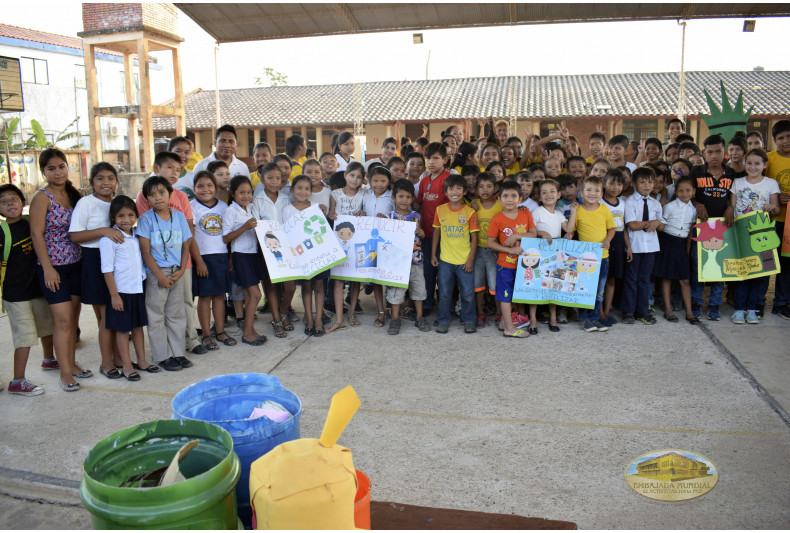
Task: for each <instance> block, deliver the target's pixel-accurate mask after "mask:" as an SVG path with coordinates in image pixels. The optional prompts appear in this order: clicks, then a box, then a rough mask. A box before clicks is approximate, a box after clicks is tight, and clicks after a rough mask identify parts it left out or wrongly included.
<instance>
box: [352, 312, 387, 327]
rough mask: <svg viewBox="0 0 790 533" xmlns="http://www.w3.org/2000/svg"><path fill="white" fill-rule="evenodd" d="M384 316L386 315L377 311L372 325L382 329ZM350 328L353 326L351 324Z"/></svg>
mask: <svg viewBox="0 0 790 533" xmlns="http://www.w3.org/2000/svg"><path fill="white" fill-rule="evenodd" d="M351 316H354V315H351ZM385 316H386V315H385V314H384V311H379V312H378V313H377V314H376V320H374V321H373V325H374V326H376V327H377V328H383V327H384V317H385ZM352 326H353V324H352Z"/></svg>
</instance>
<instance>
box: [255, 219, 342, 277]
mask: <svg viewBox="0 0 790 533" xmlns="http://www.w3.org/2000/svg"><path fill="white" fill-rule="evenodd" d="M255 233H256V234H257V236H258V242H259V243H260V244H261V250H262V251H263V258H264V260H265V261H266V268H267V269H268V270H269V277H270V278H271V280H272V282H274V283H277V282H281V281H289V280H296V279H312V278H313V277H315V276H316V274H320V273H321V272H323V271H325V270H328V269H330V268H332V267H333V266H335V265H339V264H341V263H342V262H344V261H345V260H346V254H345V252H344V251H343V248H342V247H341V246H340V241H338V239H337V237H336V236H335V233H334V232H333V231H332V228H331V227H330V226H329V223H328V222H327V220H326V217H325V216H324V214H323V213H322V212H321V209H320V208H319V207H318V206H317V205H314V206H310V207H309V208H307V209H305V210H303V211H299V212H298V213H297V214H296V215H294V216H292V217H291V218H289V219H288V220H286V221H284V222H283V223H282V224H281V223H280V222H277V221H274V220H259V221H258V225H257V226H256V227H255Z"/></svg>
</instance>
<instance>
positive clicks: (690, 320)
mask: <svg viewBox="0 0 790 533" xmlns="http://www.w3.org/2000/svg"><path fill="white" fill-rule="evenodd" d="M686 321H687V322H688V323H689V324H691V325H692V326H698V325H699V318H697V317H695V316H692V317H691V318H688V317H686Z"/></svg>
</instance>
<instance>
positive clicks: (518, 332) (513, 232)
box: [440, 180, 556, 339]
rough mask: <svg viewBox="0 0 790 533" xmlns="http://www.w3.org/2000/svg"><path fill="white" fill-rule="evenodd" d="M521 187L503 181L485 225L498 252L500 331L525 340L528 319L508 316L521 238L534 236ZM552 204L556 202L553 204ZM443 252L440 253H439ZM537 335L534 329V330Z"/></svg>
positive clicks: (533, 224)
mask: <svg viewBox="0 0 790 533" xmlns="http://www.w3.org/2000/svg"><path fill="white" fill-rule="evenodd" d="M520 194H521V186H520V185H519V184H518V183H517V182H515V181H512V180H508V181H504V182H502V184H501V185H500V189H499V201H500V202H502V211H501V212H499V213H497V214H496V215H494V218H492V219H491V223H490V224H489V225H488V235H487V239H488V247H489V248H490V249H491V250H494V251H495V252H499V257H498V258H497V273H496V296H495V298H496V301H497V302H499V304H500V305H501V306H502V322H501V324H502V328H501V329H502V332H503V335H504V336H505V337H513V338H517V339H521V338H526V337H529V335H530V333H529V331H525V330H523V329H522V328H523V327H526V326H529V324H530V322H529V320H525V317H521V316H519V315H517V314H516V313H512V305H511V301H512V300H513V286H514V285H515V282H516V266H517V262H518V260H519V257H520V256H521V254H523V253H524V250H522V249H521V239H525V238H534V237H536V236H537V230H536V228H535V222H534V221H533V220H532V215H531V214H530V212H529V210H528V209H519V208H518V204H519V202H520V200H521V199H520ZM555 202H556V201H555ZM442 251H444V250H442ZM440 296H441V295H440ZM535 333H537V330H535Z"/></svg>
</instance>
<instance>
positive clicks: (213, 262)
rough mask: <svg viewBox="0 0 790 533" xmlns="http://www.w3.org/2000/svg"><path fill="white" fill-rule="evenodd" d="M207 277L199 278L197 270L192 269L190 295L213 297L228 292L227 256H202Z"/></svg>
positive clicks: (228, 272)
mask: <svg viewBox="0 0 790 533" xmlns="http://www.w3.org/2000/svg"><path fill="white" fill-rule="evenodd" d="M202 257H203V262H204V263H206V269H207V270H208V277H207V278H201V277H199V276H198V275H197V269H196V268H194V265H193V267H192V295H193V296H195V297H198V296H214V295H217V294H225V293H227V292H228V291H230V270H228V254H208V255H204V256H202Z"/></svg>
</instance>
